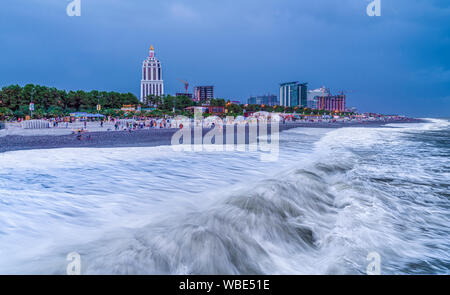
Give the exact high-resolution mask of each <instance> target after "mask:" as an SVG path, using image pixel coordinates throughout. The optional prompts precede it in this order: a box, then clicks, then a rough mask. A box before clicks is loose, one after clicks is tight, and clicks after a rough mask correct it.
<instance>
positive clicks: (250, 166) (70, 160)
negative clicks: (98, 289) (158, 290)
mask: <svg viewBox="0 0 450 295" xmlns="http://www.w3.org/2000/svg"><path fill="white" fill-rule="evenodd" d="M261 153H262V152H261V151H239V150H235V151H195V152H194V151H179V150H174V149H173V148H172V147H170V146H160V147H120V148H64V149H48V150H24V151H10V152H5V153H1V154H0V274H66V272H68V265H69V264H70V263H71V262H73V261H72V260H71V259H72V258H71V257H73V253H76V254H77V255H79V259H78V263H79V272H80V273H81V274H366V273H367V272H368V269H369V265H370V263H371V260H370V259H371V258H370V257H374V256H373V255H374V254H373V253H375V256H376V257H378V261H377V263H378V267H379V273H381V274H449V273H450V120H448V119H425V121H424V122H422V123H402V124H395V123H394V124H388V125H385V126H379V127H364V128H359V127H348V128H338V129H336V128H296V129H290V130H287V131H283V132H282V133H281V135H280V138H279V154H278V159H277V160H276V161H262V160H261ZM371 253H372V254H371Z"/></svg>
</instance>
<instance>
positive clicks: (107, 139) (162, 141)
mask: <svg viewBox="0 0 450 295" xmlns="http://www.w3.org/2000/svg"><path fill="white" fill-rule="evenodd" d="M423 122H426V121H425V120H423V119H405V120H401V121H386V122H383V121H365V122H345V123H343V122H333V123H326V122H311V123H309V122H308V123H306V122H300V123H296V122H293V123H286V124H280V125H279V131H280V132H282V131H285V130H289V129H293V128H345V127H359V128H363V127H381V126H384V125H387V124H392V123H423ZM178 130H179V129H175V128H173V129H172V128H167V129H166V128H161V129H159V128H151V129H138V130H132V131H126V130H124V131H106V130H105V131H91V132H85V133H83V135H82V137H81V140H79V139H78V138H77V134H63V135H59V134H54V135H52V134H45V135H15V134H13V135H10V134H6V135H3V136H1V137H0V153H4V152H9V151H19V150H40V149H59V148H117V147H156V146H167V145H171V140H172V136H173V135H174V134H175V133H176V132H177V131H178ZM210 130H211V128H203V135H205V134H206V133H207V132H208V131H210ZM67 131H68V132H71V131H70V130H67ZM247 140H248V138H247Z"/></svg>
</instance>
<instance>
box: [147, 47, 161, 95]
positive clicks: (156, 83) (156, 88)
mask: <svg viewBox="0 0 450 295" xmlns="http://www.w3.org/2000/svg"><path fill="white" fill-rule="evenodd" d="M162 95H164V81H163V79H162V68H161V62H160V61H159V60H158V59H157V58H156V57H155V48H153V45H152V46H150V51H149V54H148V57H147V58H146V59H145V60H144V61H143V62H142V80H141V102H143V101H145V99H146V98H147V97H149V96H162Z"/></svg>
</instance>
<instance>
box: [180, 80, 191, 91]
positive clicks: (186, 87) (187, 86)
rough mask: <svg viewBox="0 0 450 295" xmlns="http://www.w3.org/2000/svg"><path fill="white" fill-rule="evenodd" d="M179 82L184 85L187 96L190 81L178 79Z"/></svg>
mask: <svg viewBox="0 0 450 295" xmlns="http://www.w3.org/2000/svg"><path fill="white" fill-rule="evenodd" d="M178 81H180V82H181V83H183V84H184V90H185V91H186V94H187V93H188V89H189V83H188V81H184V80H182V79H180V78H178Z"/></svg>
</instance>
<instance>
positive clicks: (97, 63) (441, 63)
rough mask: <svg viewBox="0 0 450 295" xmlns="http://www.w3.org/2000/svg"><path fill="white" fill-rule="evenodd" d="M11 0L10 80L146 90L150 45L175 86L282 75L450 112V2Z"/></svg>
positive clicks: (0, 50)
mask: <svg viewBox="0 0 450 295" xmlns="http://www.w3.org/2000/svg"><path fill="white" fill-rule="evenodd" d="M70 2H71V1H69V0H2V1H1V6H0V86H5V85H10V84H20V85H24V84H27V83H34V84H42V85H47V86H55V87H58V88H62V89H68V90H69V89H74V90H76V89H84V90H91V89H99V90H115V91H121V92H133V93H135V94H136V95H138V94H139V89H140V84H139V83H140V78H141V77H140V73H141V63H142V60H143V59H144V58H145V57H146V56H147V54H148V48H149V47H150V45H151V44H153V45H154V46H155V49H156V55H157V57H158V58H159V59H160V60H161V62H162V63H163V67H164V80H165V87H166V91H167V92H168V93H175V92H181V91H182V90H183V85H182V84H181V83H180V82H179V81H178V80H177V79H178V78H181V79H185V80H188V81H189V82H190V83H191V85H200V84H213V85H215V86H216V96H218V97H223V98H231V99H238V100H241V101H246V99H247V98H248V96H249V95H257V94H264V93H268V92H271V93H275V94H278V92H279V90H278V89H279V83H281V82H286V81H301V82H308V85H309V88H310V89H312V88H318V87H320V86H322V85H326V86H327V87H329V88H331V91H332V92H338V91H340V90H346V91H349V93H348V104H349V105H352V106H356V107H357V108H358V109H359V110H360V111H376V112H382V113H398V114H406V115H412V116H423V117H426V116H446V117H450V1H448V0H415V1H409V0H381V4H382V5H381V6H382V7H381V16H380V17H369V16H367V14H366V7H367V5H368V4H369V3H370V1H369V0H314V1H313V0H311V1H304V0H240V1H237V0H228V1H227V0H221V1H218V0H81V5H82V10H81V16H80V17H69V16H67V14H66V6H67V5H68V4H69V3H70Z"/></svg>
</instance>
